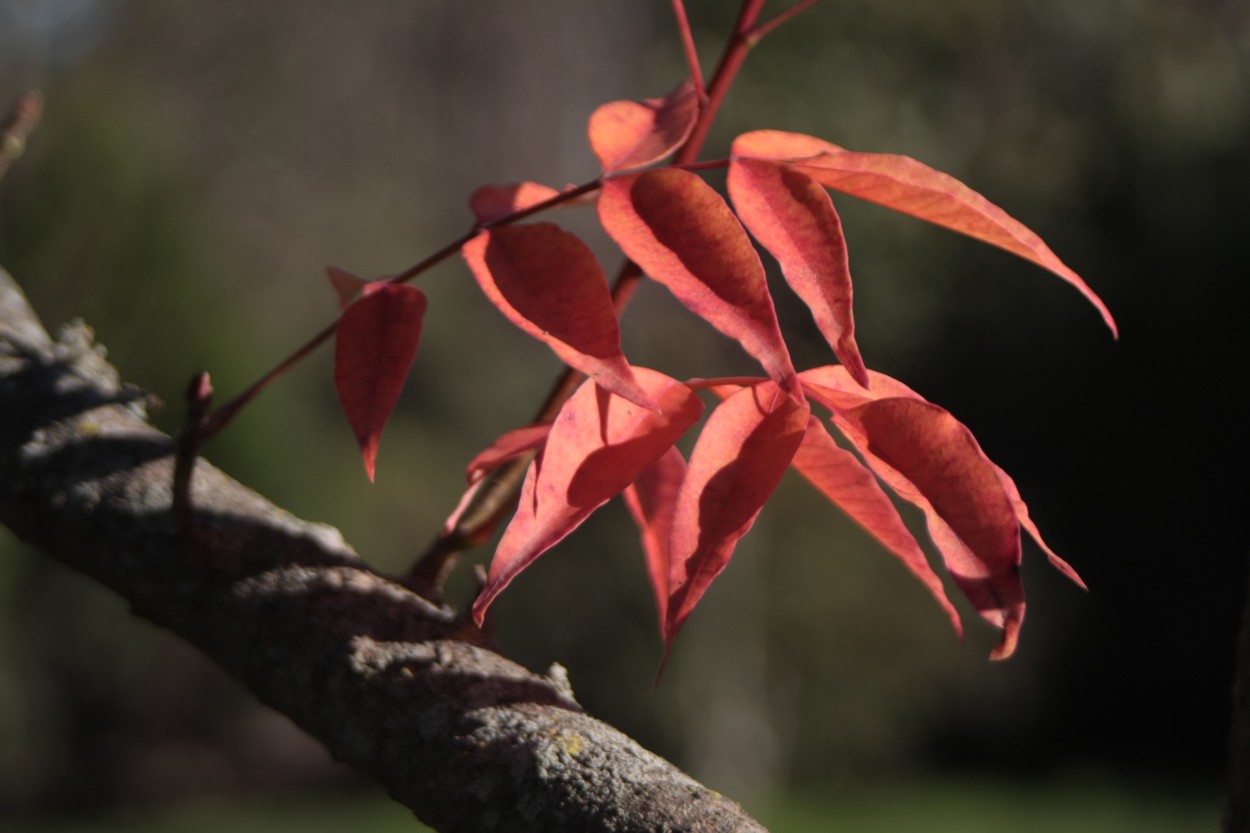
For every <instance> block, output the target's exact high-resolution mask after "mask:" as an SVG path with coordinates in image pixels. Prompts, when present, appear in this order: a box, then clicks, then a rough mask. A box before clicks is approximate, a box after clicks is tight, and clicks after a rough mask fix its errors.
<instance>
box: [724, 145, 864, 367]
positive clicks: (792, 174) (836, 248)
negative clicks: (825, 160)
mask: <svg viewBox="0 0 1250 833" xmlns="http://www.w3.org/2000/svg"><path fill="white" fill-rule="evenodd" d="M729 196H730V197H731V198H732V199H733V203H734V207H735V208H736V209H737V211H738V216H739V217H740V218H741V219H742V222H743V223H744V224H745V225H746V227H747V228H748V229H749V230H750V231H751V234H753V235H754V236H755V239H756V240H758V241H760V243H761V244H762V245H763V246H764V248H766V249H768V251H769V252H771V253H772V255H773V257H775V258H777V262H778V263H779V264H781V271H782V274H783V275H785V278H786V281H787V282H788V283H789V284H790V286H791V288H792V289H794V291H795V293H796V294H797V295H798V296H799V297H800V298H802V299H803V302H804V303H806V304H807V306H808V308H810V309H811V311H812V315H813V317H814V318H815V319H816V326H817V327H819V328H820V332H821V334H822V335H824V337H825V340H826V341H828V342H829V346H830V347H832V348H833V352H834V354H835V355H837V357H838V360H839V361H840V362H842V364H843V365H845V366H846V368H847V370H848V371H850V373H851V375H852V376H853V377H854V378H855V380H856V381H857V382H859V383H860V384H861V385H864V386H867V385H868V371H867V369H866V368H865V367H864V360H863V358H862V357H861V356H860V353H859V346H858V345H857V344H856V343H855V320H854V316H853V315H852V312H851V297H852V292H851V269H850V264H849V262H848V260H847V252H846V238H845V237H844V236H843V234H842V221H841V220H840V219H839V218H838V213H837V211H835V210H834V208H833V201H832V200H830V199H829V193H828V192H827V191H825V189H824V188H823V187H822V186H821V185H820V184H819V183H818V182H816V180H814V179H812V178H811V177H810V176H808V175H807V174H805V173H803V172H802V171H800V170H799V169H797V168H795V167H793V166H791V165H787V164H785V163H782V162H773V161H769V160H763V159H733V160H732V161H730V163H729Z"/></svg>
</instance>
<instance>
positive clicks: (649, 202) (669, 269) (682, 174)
mask: <svg viewBox="0 0 1250 833" xmlns="http://www.w3.org/2000/svg"><path fill="white" fill-rule="evenodd" d="M599 220H600V222H601V223H602V224H603V228H604V229H605V230H606V231H607V233H608V234H609V235H610V236H611V237H612V239H613V240H615V241H616V243H617V245H618V246H620V247H621V250H622V251H623V252H625V254H626V255H627V256H628V257H629V258H630V259H632V260H633V261H634V262H635V263H637V264H638V265H639V266H640V267H642V269H643V271H644V272H646V273H647V274H648V275H650V276H651V277H652V278H654V279H655V280H657V281H659V282H660V283H662V284H664V285H665V286H667V287H668V288H669V290H670V291H671V292H672V293H673V294H674V295H675V296H677V299H678V300H679V301H681V302H682V303H683V304H685V305H686V307H687V308H688V309H690V311H691V312H693V313H695V314H696V315H698V316H699V317H701V318H703V319H704V320H706V321H707V322H708V323H709V324H711V325H712V326H713V327H715V328H716V329H718V330H720V331H721V332H722V333H724V334H725V335H727V336H729V337H730V338H733V339H735V340H737V341H738V342H739V343H740V344H741V345H742V346H743V347H744V348H745V349H746V351H747V352H748V353H749V354H750V355H752V356H754V357H755V358H756V360H758V361H759V362H760V364H761V365H763V367H764V370H765V372H766V373H767V374H768V376H769V378H771V379H773V380H774V381H776V382H777V383H778V384H780V385H782V386H783V387H785V388H786V389H787V390H788V391H790V393H791V394H792V395H793V396H795V397H797V398H799V399H802V396H803V394H802V391H801V390H800V389H799V385H798V383H797V381H796V380H795V378H794V365H793V364H792V363H791V362H790V354H789V351H787V349H786V344H785V340H784V339H783V338H782V335H781V328H780V327H779V326H778V324H777V313H776V311H775V310H774V309H773V300H772V297H771V296H770V295H769V294H768V285H767V284H766V283H765V280H764V267H763V265H762V264H761V263H760V258H759V255H758V254H757V253H756V251H755V247H754V246H752V245H751V241H750V239H748V238H747V235H746V232H745V231H744V230H743V229H742V226H741V224H739V222H738V220H737V218H736V217H734V214H733V212H732V211H731V210H730V209H729V206H728V205H727V204H726V203H725V201H724V199H722V198H721V196H720V195H719V194H717V193H716V191H714V190H713V189H712V187H711V186H709V185H708V184H707V183H705V182H704V181H703V180H702V179H700V178H699V177H698V176H696V175H694V174H692V173H690V172H689V171H683V170H680V169H676V168H661V169H658V170H654V171H647V172H645V173H642V174H634V175H632V176H625V177H619V178H617V179H612V180H609V181H607V182H606V183H604V188H603V194H602V195H601V196H600V197H599Z"/></svg>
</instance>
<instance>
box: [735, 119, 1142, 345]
mask: <svg viewBox="0 0 1250 833" xmlns="http://www.w3.org/2000/svg"><path fill="white" fill-rule="evenodd" d="M733 154H734V156H738V157H755V158H764V159H774V160H781V161H789V162H791V163H792V164H794V165H795V166H797V167H799V168H800V169H801V170H803V171H804V172H806V173H808V174H810V175H811V176H812V177H814V178H815V179H816V180H817V181H818V182H820V183H821V184H822V185H824V186H826V187H828V188H834V189H836V190H838V191H844V192H846V193H848V194H851V195H852V196H855V197H859V198H860V199H865V200H868V201H870V202H875V203H877V204H879V205H884V206H885V207H886V208H891V209H894V210H895V211H900V212H902V213H904V214H910V215H912V216H913V217H919V218H920V219H922V220H928V221H929V222H931V223H934V224H936V225H939V226H942V227H944V228H948V229H950V230H952V231H957V232H959V233H960V234H965V235H967V236H969V237H972V238H974V239H976V240H980V241H982V242H984V243H989V244H990V245H991V246H997V247H999V248H1001V249H1004V250H1006V251H1008V252H1011V253H1012V254H1014V255H1018V256H1019V257H1022V258H1024V259H1025V260H1029V261H1032V262H1033V263H1036V264H1037V265H1038V266H1041V267H1042V268H1044V269H1048V270H1050V271H1051V272H1053V273H1054V274H1056V275H1058V276H1059V277H1060V278H1062V279H1063V280H1065V281H1067V282H1068V283H1070V284H1072V286H1074V287H1076V289H1077V290H1079V291H1080V293H1081V294H1082V295H1084V296H1085V298H1086V300H1088V301H1089V302H1090V303H1091V304H1093V305H1094V307H1095V309H1097V310H1098V312H1099V313H1100V314H1101V315H1102V319H1103V321H1104V322H1105V323H1106V325H1107V327H1108V328H1109V329H1110V330H1111V333H1112V334H1113V335H1118V330H1117V328H1116V324H1115V319H1114V318H1112V317H1111V311H1110V310H1108V309H1107V306H1106V304H1104V303H1103V301H1102V299H1101V298H1099V297H1098V295H1097V294H1096V293H1095V292H1094V290H1092V289H1090V288H1089V286H1088V285H1087V284H1086V283H1085V281H1084V280H1082V279H1081V277H1080V276H1079V275H1078V274H1076V272H1073V271H1072V270H1071V269H1070V268H1068V266H1067V265H1065V264H1064V263H1063V261H1061V260H1060V259H1059V257H1058V256H1057V255H1056V254H1055V253H1054V252H1052V251H1051V250H1050V247H1048V246H1047V245H1046V244H1045V243H1044V242H1042V239H1041V238H1040V237H1038V236H1037V235H1036V234H1035V233H1034V232H1032V231H1031V230H1030V229H1028V228H1027V227H1026V226H1025V225H1024V224H1023V223H1021V222H1020V221H1018V220H1016V219H1015V218H1013V217H1012V216H1011V215H1009V214H1008V213H1007V212H1005V211H1003V210H1002V209H1001V208H999V207H998V206H997V205H994V204H993V203H992V202H990V201H989V200H987V199H986V198H985V197H983V196H981V195H980V194H978V193H977V192H976V191H973V190H972V189H971V188H969V187H968V186H967V185H964V184H963V183H962V182H960V181H959V180H957V179H955V178H954V177H952V176H950V175H948V174H944V173H942V172H940V171H936V170H934V169H933V168H930V167H929V166H928V165H925V164H923V163H921V162H917V161H916V160H915V159H912V158H910V157H907V156H896V155H893V154H883V153H853V152H851V151H847V150H844V149H842V148H840V147H838V146H837V145H833V144H830V143H829V142H825V141H823V140H821V139H817V138H815V137H814V136H807V135H804V134H802V133H785V132H782V131H778V130H758V131H755V132H753V133H745V134H743V135H741V136H739V137H738V138H737V139H735V140H734V144H733Z"/></svg>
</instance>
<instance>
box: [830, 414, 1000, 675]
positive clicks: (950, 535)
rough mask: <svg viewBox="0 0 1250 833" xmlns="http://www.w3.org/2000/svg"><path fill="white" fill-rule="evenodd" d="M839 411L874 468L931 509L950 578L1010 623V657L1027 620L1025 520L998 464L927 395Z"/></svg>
mask: <svg viewBox="0 0 1250 833" xmlns="http://www.w3.org/2000/svg"><path fill="white" fill-rule="evenodd" d="M840 416H841V419H839V420H838V422H839V425H840V426H842V427H843V428H844V430H845V431H846V433H847V437H848V439H850V440H851V442H852V443H854V444H855V445H856V446H857V447H858V448H859V449H860V451H861V453H863V454H864V457H865V459H866V460H867V462H868V464H869V466H870V467H872V469H873V471H874V472H876V474H877V475H878V476H879V477H880V478H881V479H882V480H884V481H885V482H886V483H887V484H888V485H889V486H890V487H891V488H892V489H893V490H894V491H895V493H897V494H898V496H899V497H901V498H903V500H906V501H908V502H910V503H913V504H915V505H916V506H917V507H918V508H919V509H920V510H921V511H922V512H924V513H925V516H926V522H927V523H928V526H929V533H930V535H931V536H932V537H933V541H934V543H935V544H936V545H937V547H938V550H939V551H940V552H941V554H942V558H943V560H944V561H945V563H946V568H947V570H948V571H949V572H950V574H951V578H953V579H954V581H955V584H956V585H958V587H959V589H960V590H961V591H963V593H964V595H965V596H967V597H968V600H969V601H970V602H972V605H973V607H974V608H975V609H976V610H977V612H978V613H979V614H980V615H981V616H982V617H983V618H984V619H985V620H986V621H988V622H990V623H991V624H993V625H995V626H997V627H1000V628H1002V630H1003V639H1002V642H1001V643H1000V645H999V646H998V648H997V649H995V652H994V654H993V656H994V658H996V659H1001V658H1004V657H1006V656H1008V655H1009V654H1010V652H1011V649H1012V647H1013V646H1014V645H1015V641H1016V639H1017V637H1018V631H1019V628H1020V624H1021V623H1022V622H1023V619H1024V589H1023V586H1022V585H1021V582H1020V526H1019V523H1018V522H1017V519H1016V514H1015V508H1014V507H1013V506H1012V505H1011V502H1010V500H1009V499H1008V496H1007V494H1006V492H1005V490H1004V488H1003V486H1002V483H1001V482H1000V480H999V478H998V474H997V472H996V470H995V468H996V467H995V466H994V465H993V463H991V462H990V461H989V459H988V458H986V456H985V454H984V453H983V452H982V451H981V448H980V446H979V445H978V444H977V442H976V440H975V439H974V438H973V437H972V434H971V432H969V431H968V429H967V428H966V427H964V425H963V424H962V423H960V422H959V421H958V420H956V419H955V418H954V417H952V416H951V415H950V414H949V413H947V412H946V411H945V410H943V409H942V408H939V407H938V406H937V405H932V404H930V403H928V402H923V401H918V400H916V399H911V398H887V399H879V400H876V401H874V402H869V403H867V404H865V405H861V406H859V407H857V408H854V409H852V410H850V411H846V412H844V413H843V414H841V415H840Z"/></svg>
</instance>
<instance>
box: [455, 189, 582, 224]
mask: <svg viewBox="0 0 1250 833" xmlns="http://www.w3.org/2000/svg"><path fill="white" fill-rule="evenodd" d="M559 194H560V192H559V191H557V190H556V189H554V188H552V187H550V186H548V185H540V184H539V183H537V182H514V183H511V184H508V185H483V186H482V187H481V188H478V189H477V190H476V191H474V192H473V195H472V196H470V197H469V207H470V208H471V209H473V216H474V217H475V218H477V224H478V225H479V226H481V225H485V224H486V223H490V222H494V221H495V220H498V219H500V218H501V217H507V216H508V215H509V214H515V213H516V212H518V211H524V210H525V209H527V208H532V207H533V206H535V205H538V204H539V203H540V202H545V201H547V200H549V199H551V198H552V197H556V196H559Z"/></svg>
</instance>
